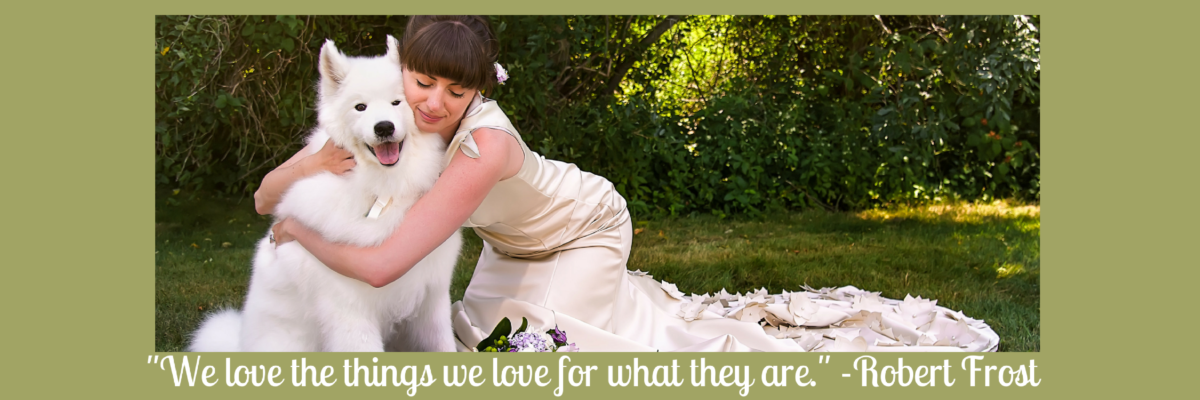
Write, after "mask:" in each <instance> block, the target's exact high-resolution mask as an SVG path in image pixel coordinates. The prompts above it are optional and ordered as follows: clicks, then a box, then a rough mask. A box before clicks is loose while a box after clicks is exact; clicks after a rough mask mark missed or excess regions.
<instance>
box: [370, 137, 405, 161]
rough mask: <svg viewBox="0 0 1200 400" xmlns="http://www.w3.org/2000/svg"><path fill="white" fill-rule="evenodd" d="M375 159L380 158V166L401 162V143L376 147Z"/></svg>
mask: <svg viewBox="0 0 1200 400" xmlns="http://www.w3.org/2000/svg"><path fill="white" fill-rule="evenodd" d="M375 157H379V163H380V164H383V165H392V164H395V163H396V161H400V142H392V143H383V144H380V145H378V146H375Z"/></svg>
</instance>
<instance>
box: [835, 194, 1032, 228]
mask: <svg viewBox="0 0 1200 400" xmlns="http://www.w3.org/2000/svg"><path fill="white" fill-rule="evenodd" d="M1041 215H1042V207H1041V206H1040V205H1023V204H1011V203H1010V202H1008V201H1006V200H996V201H993V202H991V203H967V202H962V203H954V204H933V205H927V206H897V207H892V208H887V209H878V210H866V211H862V212H859V213H858V214H857V216H858V218H861V219H864V220H873V221H887V220H891V219H912V220H917V221H922V222H935V221H938V220H949V221H954V222H968V223H979V222H983V221H984V220H987V219H1018V218H1035V219H1038V218H1041Z"/></svg>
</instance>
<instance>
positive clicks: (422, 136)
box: [189, 36, 462, 352]
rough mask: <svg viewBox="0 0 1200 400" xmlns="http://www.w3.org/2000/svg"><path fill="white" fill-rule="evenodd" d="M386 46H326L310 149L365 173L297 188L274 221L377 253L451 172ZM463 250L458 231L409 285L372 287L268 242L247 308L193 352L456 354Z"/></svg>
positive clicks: (222, 319)
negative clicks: (327, 148) (334, 149)
mask: <svg viewBox="0 0 1200 400" xmlns="http://www.w3.org/2000/svg"><path fill="white" fill-rule="evenodd" d="M387 43H388V51H387V54H386V55H384V56H381V57H347V56H345V55H343V54H342V53H341V52H340V51H338V49H337V47H336V46H334V44H333V42H332V41H326V42H325V45H324V46H323V47H322V48H321V56H320V66H319V69H320V73H321V80H320V85H319V87H318V94H317V97H318V106H317V111H318V116H317V122H318V128H317V129H315V130H314V131H313V133H312V135H311V136H310V137H309V139H308V140H309V143H314V142H315V143H324V142H325V140H326V138H330V139H332V140H333V141H334V143H336V144H337V145H339V146H341V147H342V148H344V149H347V150H349V151H350V152H352V153H354V158H355V161H356V162H357V166H356V167H355V168H354V170H352V171H350V172H348V173H346V174H344V175H342V176H338V175H334V174H332V173H328V172H326V173H321V174H318V175H315V176H312V177H309V178H306V179H304V180H301V181H299V182H296V183H295V184H294V185H293V186H292V187H291V188H290V189H289V190H288V191H287V193H286V194H285V195H284V196H283V200H282V201H281V202H280V204H279V205H278V207H277V208H276V215H277V216H278V217H279V218H283V217H290V218H295V219H296V220H297V221H298V222H300V223H302V224H304V225H305V226H308V227H311V228H312V229H314V230H316V231H318V232H320V233H321V235H322V236H324V237H325V238H326V239H328V240H331V241H335V242H342V243H350V244H354V245H358V246H373V245H378V244H379V243H381V242H382V241H383V240H384V239H386V238H387V237H388V236H389V235H391V233H392V232H393V231H394V230H395V229H396V227H397V226H399V225H400V222H401V220H403V218H404V214H405V213H406V212H407V211H408V209H409V208H410V207H411V206H412V204H413V203H414V202H415V201H416V200H417V198H418V197H420V196H421V195H422V194H424V193H425V192H426V191H428V190H429V188H430V187H432V186H433V183H434V181H435V180H436V179H437V177H438V175H439V174H440V173H441V171H442V168H443V165H442V155H443V152H444V151H445V148H446V145H445V143H444V142H443V141H442V139H441V138H440V137H439V136H438V135H437V134H426V133H420V132H419V131H418V130H417V128H416V125H415V124H414V122H413V114H412V109H411V108H410V107H409V105H408V104H407V103H406V102H405V98H404V89H403V88H404V85H403V84H402V82H401V72H400V71H401V69H400V58H399V53H398V51H397V42H396V39H395V38H393V37H391V36H388V38H387ZM388 199H390V203H389V200H388ZM385 204H386V206H385ZM461 245H462V237H461V236H460V234H459V233H457V232H456V233H455V234H454V235H453V236H451V237H450V239H449V240H447V241H446V242H445V243H443V244H442V245H441V246H440V247H438V248H437V249H435V250H434V251H433V253H431V254H429V256H428V257H426V258H425V259H424V260H422V261H421V262H420V263H418V264H417V265H416V266H415V267H413V268H412V270H410V271H409V272H408V273H406V274H405V275H404V276H403V277H401V278H400V279H398V280H396V281H395V282H392V283H391V284H388V285H387V286H384V287H382V288H374V287H371V286H370V285H368V284H366V283H363V282H360V281H357V280H354V279H350V278H347V277H344V276H342V275H339V274H338V273H336V272H334V271H333V270H331V269H329V268H327V267H325V266H324V265H323V264H321V262H320V261H318V260H317V259H316V258H315V257H313V256H312V255H311V254H309V252H308V251H306V250H305V249H304V248H303V247H301V246H300V245H299V244H298V243H296V242H291V243H287V244H283V245H281V246H279V247H278V248H276V247H275V244H274V243H271V242H270V240H269V238H263V240H262V241H260V242H259V243H258V252H257V254H256V255H255V256H254V271H253V275H252V277H251V278H250V291H249V293H248V295H247V296H246V304H245V310H244V311H243V312H242V313H240V314H239V313H238V312H237V311H235V310H225V311H221V312H218V313H216V314H213V315H211V316H209V317H208V319H206V320H205V321H204V323H203V324H202V325H201V327H200V329H199V330H197V331H196V333H195V335H194V336H193V340H192V343H191V346H190V347H189V350H191V351H354V352H366V351H383V350H384V349H385V347H386V348H387V349H388V350H409V351H454V333H453V331H452V329H451V323H450V277H451V272H452V270H453V268H454V264H455V263H456V262H457V259H458V253H459V248H460V247H461Z"/></svg>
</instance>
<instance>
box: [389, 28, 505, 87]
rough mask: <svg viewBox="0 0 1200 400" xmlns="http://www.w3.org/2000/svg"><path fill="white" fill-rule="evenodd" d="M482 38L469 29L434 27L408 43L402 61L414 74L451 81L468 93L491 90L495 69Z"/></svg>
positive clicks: (420, 32) (426, 29)
mask: <svg viewBox="0 0 1200 400" xmlns="http://www.w3.org/2000/svg"><path fill="white" fill-rule="evenodd" d="M484 54H486V53H485V50H484V49H483V46H482V43H480V40H479V38H478V37H477V36H476V35H475V34H474V33H472V32H471V31H470V30H469V29H468V28H467V27H466V26H465V25H462V24H458V23H439V24H431V25H429V26H426V27H425V28H424V29H421V30H420V31H419V32H416V33H415V34H414V35H412V37H411V39H410V40H408V41H407V43H404V50H403V52H402V53H401V56H400V61H401V63H402V64H404V67H405V68H408V69H410V70H412V71H415V72H418V73H421V74H425V75H431V76H436V77H441V78H447V79H450V80H451V81H453V82H454V83H457V84H459V85H461V86H462V87H464V88H467V89H487V88H489V87H490V86H491V83H492V82H494V81H495V67H494V66H492V65H491V63H489V62H488V60H487V59H486V58H485V57H484Z"/></svg>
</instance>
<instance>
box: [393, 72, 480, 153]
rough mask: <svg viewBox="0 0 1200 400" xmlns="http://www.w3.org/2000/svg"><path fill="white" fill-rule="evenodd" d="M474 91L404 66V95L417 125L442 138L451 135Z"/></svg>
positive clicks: (447, 138)
mask: <svg viewBox="0 0 1200 400" xmlns="http://www.w3.org/2000/svg"><path fill="white" fill-rule="evenodd" d="M475 92H476V91H474V90H469V89H467V88H464V87H462V85H459V84H458V83H456V82H452V81H451V80H450V79H448V78H444V77H437V76H432V75H425V74H422V73H419V72H416V71H413V70H410V69H408V68H405V69H404V97H406V98H407V99H408V104H409V105H410V106H412V109H413V118H414V119H416V121H417V128H419V129H421V131H422V132H436V133H439V134H441V135H442V137H443V138H445V139H446V140H449V139H450V138H451V137H453V136H454V131H455V130H457V129H458V123H459V122H460V121H462V117H463V114H464V113H465V112H466V110H467V106H468V105H470V104H471V100H472V97H473V96H474V95H475Z"/></svg>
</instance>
